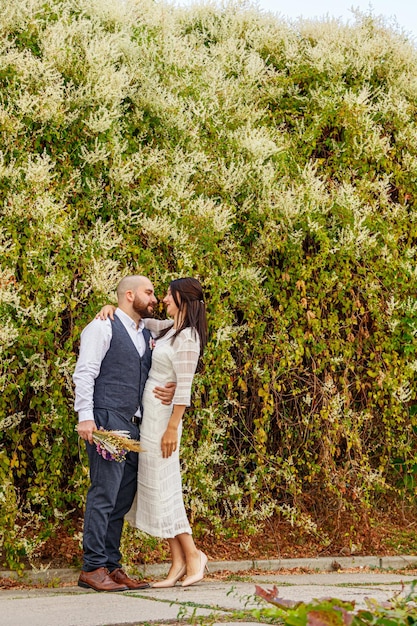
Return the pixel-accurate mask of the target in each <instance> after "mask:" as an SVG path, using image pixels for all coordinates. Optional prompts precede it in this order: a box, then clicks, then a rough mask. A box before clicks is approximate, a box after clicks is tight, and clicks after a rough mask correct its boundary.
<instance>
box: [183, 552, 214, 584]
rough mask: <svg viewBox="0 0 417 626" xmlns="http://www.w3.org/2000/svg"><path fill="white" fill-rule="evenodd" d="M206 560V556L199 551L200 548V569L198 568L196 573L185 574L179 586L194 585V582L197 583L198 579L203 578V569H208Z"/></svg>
mask: <svg viewBox="0 0 417 626" xmlns="http://www.w3.org/2000/svg"><path fill="white" fill-rule="evenodd" d="M207 561H208V558H207V556H206V555H205V554H204V552H201V550H200V569H199V570H198V572H197V574H193V575H192V576H187V578H184V580H183V582H182V583H181V586H182V587H189V586H190V585H195V583H199V582H200V580H203V578H204V570H207V571H208V567H207Z"/></svg>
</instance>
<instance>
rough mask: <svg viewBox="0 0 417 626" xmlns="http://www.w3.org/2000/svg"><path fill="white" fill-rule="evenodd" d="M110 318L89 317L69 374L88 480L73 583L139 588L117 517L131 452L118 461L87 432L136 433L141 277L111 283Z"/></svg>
mask: <svg viewBox="0 0 417 626" xmlns="http://www.w3.org/2000/svg"><path fill="white" fill-rule="evenodd" d="M117 301H118V308H117V309H116V311H115V315H114V319H113V320H110V319H108V320H105V321H104V320H100V319H95V320H93V321H92V322H91V323H90V324H88V326H86V328H85V329H84V330H83V332H82V333H81V343H80V352H79V357H78V361H77V364H76V367H75V372H74V376H73V380H74V384H75V404H74V408H75V411H77V412H78V426H77V432H78V435H79V436H80V437H81V438H82V439H84V440H85V441H86V446H87V453H88V457H89V464H90V481H91V485H90V488H89V491H88V494H87V502H86V509H85V517H84V533H83V567H82V572H81V574H80V577H79V579H78V585H79V586H80V587H87V588H92V589H95V590H96V591H126V590H128V589H145V588H147V587H149V585H148V584H147V583H141V582H139V581H137V580H134V579H132V578H130V577H129V576H128V575H127V574H126V573H125V572H124V571H123V569H122V567H121V565H120V559H121V553H120V540H121V535H122V530H123V522H124V516H125V514H126V513H127V512H128V511H129V509H130V507H131V505H132V503H133V500H134V497H135V494H136V487H137V471H138V455H137V453H135V452H128V453H127V455H126V460H125V461H123V462H117V461H108V460H105V459H103V457H102V456H101V455H100V454H98V453H97V450H96V447H95V445H93V432H94V431H95V430H97V429H98V428H101V427H102V428H104V429H105V430H125V431H128V432H129V434H130V436H131V437H132V439H139V426H140V417H141V408H142V405H141V402H142V393H143V389H144V386H145V382H146V379H147V377H148V372H149V369H150V366H151V357H152V352H151V347H152V342H151V335H150V332H149V331H148V330H147V329H145V328H144V323H143V318H145V317H150V316H151V315H152V313H153V309H154V306H155V304H156V303H157V299H156V298H155V293H154V289H153V285H152V283H151V281H150V280H149V279H148V278H146V277H145V276H126V277H125V278H123V279H122V280H121V281H120V283H119V285H118V287H117ZM174 390H175V384H173V383H168V385H166V386H165V387H156V388H155V390H154V393H155V395H156V397H157V398H158V399H159V400H161V401H162V403H163V404H170V403H171V401H172V397H173V395H174Z"/></svg>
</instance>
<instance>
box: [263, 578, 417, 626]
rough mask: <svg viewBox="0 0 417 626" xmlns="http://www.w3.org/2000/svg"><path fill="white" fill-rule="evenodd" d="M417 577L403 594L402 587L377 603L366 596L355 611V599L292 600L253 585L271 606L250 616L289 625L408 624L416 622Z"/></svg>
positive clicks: (409, 625)
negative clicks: (383, 600) (362, 605)
mask: <svg viewBox="0 0 417 626" xmlns="http://www.w3.org/2000/svg"><path fill="white" fill-rule="evenodd" d="M416 585H417V580H414V581H413V582H412V583H411V589H410V591H409V592H408V593H407V594H406V595H403V591H404V588H403V589H402V590H401V592H399V593H398V594H396V595H395V596H394V597H393V598H391V599H390V600H388V601H387V602H383V603H379V602H377V601H376V600H374V599H372V598H367V599H366V608H365V609H359V610H357V611H355V603H354V602H345V601H343V600H339V599H337V598H322V599H317V600H312V601H311V602H293V601H291V600H285V599H283V598H279V597H278V589H277V588H276V587H275V586H274V588H273V589H271V590H269V591H265V590H264V589H262V588H261V587H258V586H257V585H256V594H257V595H258V596H260V597H262V598H264V599H265V600H267V601H268V602H270V603H271V604H273V605H274V607H273V608H268V609H260V610H259V609H256V610H254V611H253V615H254V616H255V617H257V618H258V619H261V618H262V619H268V620H272V621H271V623H279V624H281V623H282V624H286V625H288V626H337V625H338V624H341V625H342V626H343V625H346V626H366V625H367V624H369V625H370V624H373V625H378V626H391V625H392V626H402V625H403V626H406V625H407V626H411V625H413V624H417V604H416V600H417V594H416V593H415V587H416Z"/></svg>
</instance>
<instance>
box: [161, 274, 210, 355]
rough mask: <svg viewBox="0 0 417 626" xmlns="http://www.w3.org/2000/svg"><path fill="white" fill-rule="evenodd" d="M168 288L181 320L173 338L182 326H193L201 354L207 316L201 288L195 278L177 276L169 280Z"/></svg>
mask: <svg viewBox="0 0 417 626" xmlns="http://www.w3.org/2000/svg"><path fill="white" fill-rule="evenodd" d="M169 288H170V290H171V295H172V297H173V299H174V302H175V304H176V305H177V307H178V310H179V313H180V316H179V317H180V319H181V320H182V322H181V324H180V326H179V327H178V328H177V329H176V331H175V334H174V337H173V339H175V337H177V335H178V334H179V333H180V332H181V331H182V330H184V328H194V329H195V331H196V332H197V334H198V336H199V337H200V354H202V353H203V350H204V346H205V345H206V343H207V318H206V305H205V302H204V294H203V289H202V287H201V285H200V283H199V282H198V280H197V279H196V278H177V279H176V280H173V281H171V283H170V285H169ZM168 330H169V329H167V331H168ZM164 334H165V332H162V333H161V335H160V336H163V335H164Z"/></svg>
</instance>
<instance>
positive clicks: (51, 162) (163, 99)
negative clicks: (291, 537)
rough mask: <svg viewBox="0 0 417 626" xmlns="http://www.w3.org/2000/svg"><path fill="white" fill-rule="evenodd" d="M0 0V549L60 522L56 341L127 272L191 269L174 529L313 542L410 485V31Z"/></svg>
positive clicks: (18, 550) (200, 9) (60, 380)
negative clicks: (196, 322)
mask: <svg viewBox="0 0 417 626" xmlns="http://www.w3.org/2000/svg"><path fill="white" fill-rule="evenodd" d="M0 9H1V10H0V30H1V47H0V57H1V64H0V68H1V69H0V86H1V91H2V94H3V97H2V100H1V104H0V129H1V138H2V141H1V152H0V195H1V207H2V208H1V211H2V224H1V229H0V248H1V268H0V309H1V329H0V334H1V354H0V364H1V369H0V389H1V394H0V419H1V425H2V428H1V430H0V499H1V502H2V507H1V512H0V528H1V537H0V543H1V545H2V547H3V553H4V554H5V555H6V556H5V558H6V559H7V561H8V563H9V564H11V565H12V566H13V567H18V564H19V562H20V561H21V558H22V557H24V556H27V551H26V548H25V545H26V543H25V541H26V538H27V527H26V526H25V519H27V517H29V518H30V519H31V520H32V522H33V523H32V524H31V526H32V527H33V528H36V529H41V528H42V529H44V530H43V531H41V530H35V535H36V537H37V538H38V539H39V541H40V542H41V541H42V540H43V539H44V538H45V537H46V536H47V535H48V533H51V532H53V530H54V528H55V527H56V526H59V525H61V524H62V523H63V520H65V517H66V516H67V515H68V514H69V512H70V511H74V510H75V511H78V512H79V514H80V515H81V510H82V506H83V502H84V497H85V493H86V488H87V484H86V479H85V475H84V473H83V471H82V464H80V463H79V462H78V451H77V439H76V435H75V434H74V431H73V426H74V422H75V416H74V413H73V390H72V382H71V376H72V372H73V368H74V364H75V360H76V356H77V347H78V341H79V336H80V332H81V330H82V328H83V326H84V325H85V324H86V323H87V322H88V321H90V320H91V319H92V317H93V316H94V314H95V313H96V311H97V310H98V308H99V307H100V306H101V304H102V303H104V302H106V301H109V300H110V301H113V300H114V289H115V286H116V284H117V281H118V280H119V279H120V277H121V276H123V275H124V274H126V273H130V272H140V273H144V274H146V275H148V276H149V277H151V278H152V280H153V282H154V283H155V285H156V287H157V290H158V292H159V293H161V294H162V293H163V291H164V289H165V288H166V286H167V284H168V282H169V280H170V279H171V278H173V277H177V276H182V275H190V274H191V275H194V276H198V277H199V278H200V279H201V280H202V282H203V284H204V287H205V291H206V294H207V307H208V315H209V319H210V337H211V339H210V342H209V345H208V346H207V350H206V354H205V366H204V370H203V372H202V373H201V374H199V376H198V378H197V380H196V384H195V389H194V406H193V408H192V410H190V411H188V413H187V417H186V420H185V432H184V439H183V450H182V458H183V461H184V489H185V495H186V499H187V506H188V509H189V511H190V513H191V518H192V521H193V523H197V522H198V521H202V523H204V525H207V524H208V523H210V524H211V525H212V526H213V527H214V528H217V529H220V528H221V527H223V526H227V524H228V523H229V522H232V521H233V522H237V523H238V524H240V525H241V527H244V528H247V529H248V530H250V529H253V528H254V527H256V524H257V523H258V522H259V521H260V520H262V519H265V518H267V517H268V516H270V515H272V514H278V515H280V516H282V517H283V518H284V519H287V520H289V521H290V522H291V524H293V525H298V526H301V527H303V528H304V529H305V532H306V534H309V533H310V534H311V533H313V534H314V533H316V534H317V533H321V532H322V531H321V526H322V523H323V522H324V521H326V522H328V520H329V519H332V521H333V523H334V526H335V537H338V535H339V534H338V533H337V528H338V524H339V523H340V522H341V519H342V518H343V516H344V515H345V514H348V513H349V514H350V515H353V516H356V519H361V520H362V521H365V522H366V520H368V519H369V516H370V513H371V512H372V510H373V507H377V506H381V499H382V498H383V497H389V498H391V499H392V500H393V501H394V502H399V501H407V499H410V500H412V499H413V498H414V495H415V489H416V482H415V480H416V479H415V468H416V467H417V458H416V445H415V429H416V415H417V408H416V406H417V403H416V385H415V376H416V370H417V341H416V335H417V304H416V294H415V285H416V251H417V243H416V242H417V231H416V228H417V227H416V202H417V191H416V179H417V166H416V163H417V159H416V150H417V142H416V136H417V126H416V116H415V102H416V98H417V83H416V81H415V75H416V71H417V55H416V50H415V48H414V47H413V45H412V44H411V43H410V42H409V41H407V39H406V38H405V36H404V35H403V34H401V33H397V32H395V31H393V30H392V29H389V28H387V27H386V26H385V25H384V24H383V23H382V22H381V21H380V20H379V19H377V18H374V17H369V16H363V15H361V14H360V13H358V14H357V16H356V23H355V24H354V25H353V26H349V27H348V26H344V25H342V24H339V23H337V22H334V21H329V22H326V21H325V22H305V23H303V22H300V23H297V24H296V25H291V24H288V23H284V22H280V21H279V20H278V19H276V18H273V17H270V16H268V15H261V14H260V13H259V12H257V11H256V10H252V9H250V8H247V9H242V8H239V6H238V5H237V4H235V3H231V4H230V5H228V6H226V7H225V8H223V9H216V8H214V7H213V6H206V7H205V6H197V7H194V8H192V9H189V10H185V9H174V8H172V7H170V6H169V5H166V4H163V3H161V2H154V1H153V0H140V1H139V0H132V1H131V2H126V3H124V2H120V3H117V2H114V1H112V0H95V1H94V2H91V1H90V0H77V1H75V0H15V1H14V2H6V1H5V0H0ZM329 512H331V513H332V515H329ZM355 527H356V528H357V529H358V530H357V531H354V530H352V536H350V537H349V538H348V541H353V540H354V541H355V543H356V544H357V545H358V546H359V548H360V546H361V545H362V543H363V544H365V543H366V527H367V525H366V523H364V524H359V525H358V524H356V525H355ZM355 532H356V535H355ZM36 537H35V538H36ZM333 545H334V544H333Z"/></svg>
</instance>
